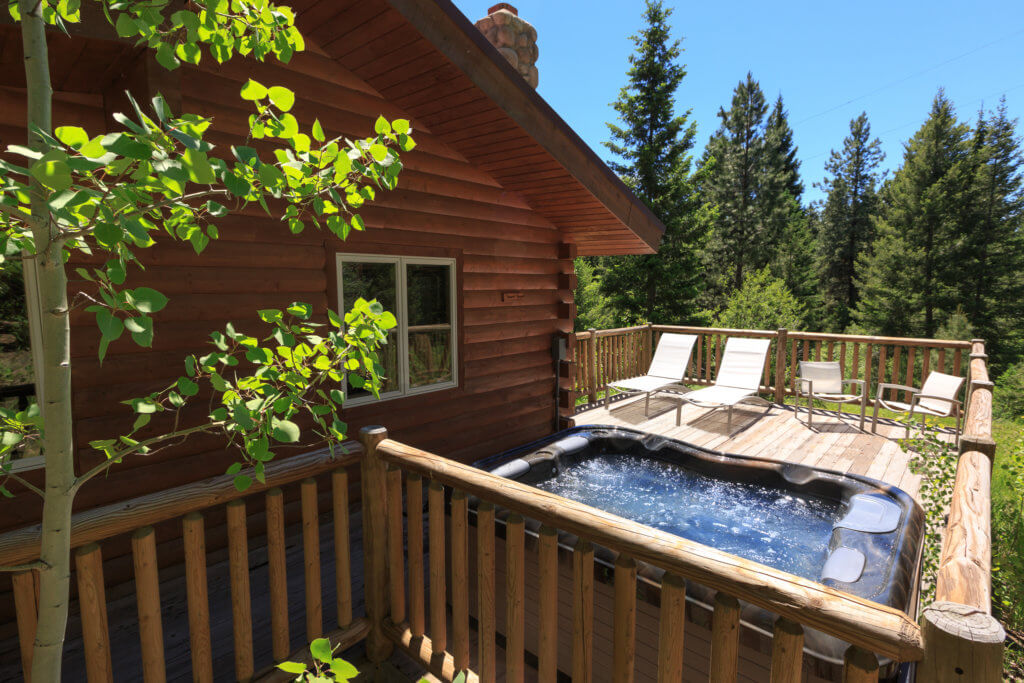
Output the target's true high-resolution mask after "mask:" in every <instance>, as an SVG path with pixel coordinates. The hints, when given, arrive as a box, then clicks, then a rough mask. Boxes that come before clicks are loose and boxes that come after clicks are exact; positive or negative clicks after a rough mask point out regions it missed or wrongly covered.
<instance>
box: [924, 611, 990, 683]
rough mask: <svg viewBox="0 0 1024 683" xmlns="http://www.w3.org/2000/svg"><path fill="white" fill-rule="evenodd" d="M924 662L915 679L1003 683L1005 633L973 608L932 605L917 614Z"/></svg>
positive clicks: (939, 682) (987, 615)
mask: <svg viewBox="0 0 1024 683" xmlns="http://www.w3.org/2000/svg"><path fill="white" fill-rule="evenodd" d="M921 635H922V637H923V639H924V659H922V660H921V664H920V665H919V666H918V669H917V679H918V680H919V681H928V682H929V683H961V682H962V681H971V683H998V681H1002V680H1003V641H1004V640H1005V639H1006V632H1005V631H1004V630H1003V627H1002V625H1001V624H1000V623H999V622H998V621H996V619H995V617H993V616H992V615H991V614H988V613H987V612H985V611H983V610H980V609H978V608H976V607H970V606H968V605H961V604H959V603H955V602H941V601H940V602H935V603H932V604H931V605H929V606H928V607H926V608H925V609H924V612H923V613H922V614H921Z"/></svg>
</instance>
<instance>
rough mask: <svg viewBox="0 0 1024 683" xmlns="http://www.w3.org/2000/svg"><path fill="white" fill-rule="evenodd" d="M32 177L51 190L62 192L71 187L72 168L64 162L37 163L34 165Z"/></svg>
mask: <svg viewBox="0 0 1024 683" xmlns="http://www.w3.org/2000/svg"><path fill="white" fill-rule="evenodd" d="M31 173H32V177H33V178H35V179H36V180H38V181H39V182H41V183H42V184H43V185H46V187H48V188H50V189H51V190H56V191H58V192H60V191H61V190H66V189H68V188H69V187H71V167H69V166H68V165H67V164H66V163H64V162H63V161H60V160H59V159H58V160H52V161H42V160H40V161H37V162H36V163H34V164H32V169H31Z"/></svg>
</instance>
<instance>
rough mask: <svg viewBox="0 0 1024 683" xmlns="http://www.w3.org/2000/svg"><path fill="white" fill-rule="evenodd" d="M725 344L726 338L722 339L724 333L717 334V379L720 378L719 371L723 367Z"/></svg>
mask: <svg viewBox="0 0 1024 683" xmlns="http://www.w3.org/2000/svg"><path fill="white" fill-rule="evenodd" d="M723 345H724V340H723V339H722V335H720V334H717V335H715V379H716V380H717V379H718V371H719V369H720V368H721V367H722V346H723Z"/></svg>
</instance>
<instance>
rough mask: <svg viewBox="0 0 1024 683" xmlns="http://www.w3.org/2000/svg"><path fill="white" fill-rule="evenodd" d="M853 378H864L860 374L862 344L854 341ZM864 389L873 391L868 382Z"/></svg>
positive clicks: (869, 391)
mask: <svg viewBox="0 0 1024 683" xmlns="http://www.w3.org/2000/svg"><path fill="white" fill-rule="evenodd" d="M851 379H863V376H862V375H861V374H860V344H858V343H857V342H854V343H853V374H852V375H851ZM864 391H866V392H868V394H870V393H871V387H870V386H868V385H867V383H866V382H865V384H864Z"/></svg>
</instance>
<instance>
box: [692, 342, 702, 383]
mask: <svg viewBox="0 0 1024 683" xmlns="http://www.w3.org/2000/svg"><path fill="white" fill-rule="evenodd" d="M694 358H696V359H697V362H696V367H695V368H694V370H696V372H694V373H693V375H692V376H691V378H692V379H693V380H694V381H695V383H696V384H700V381H701V373H703V372H705V370H704V334H703V333H699V334H698V335H697V351H696V354H695V355H694Z"/></svg>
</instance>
